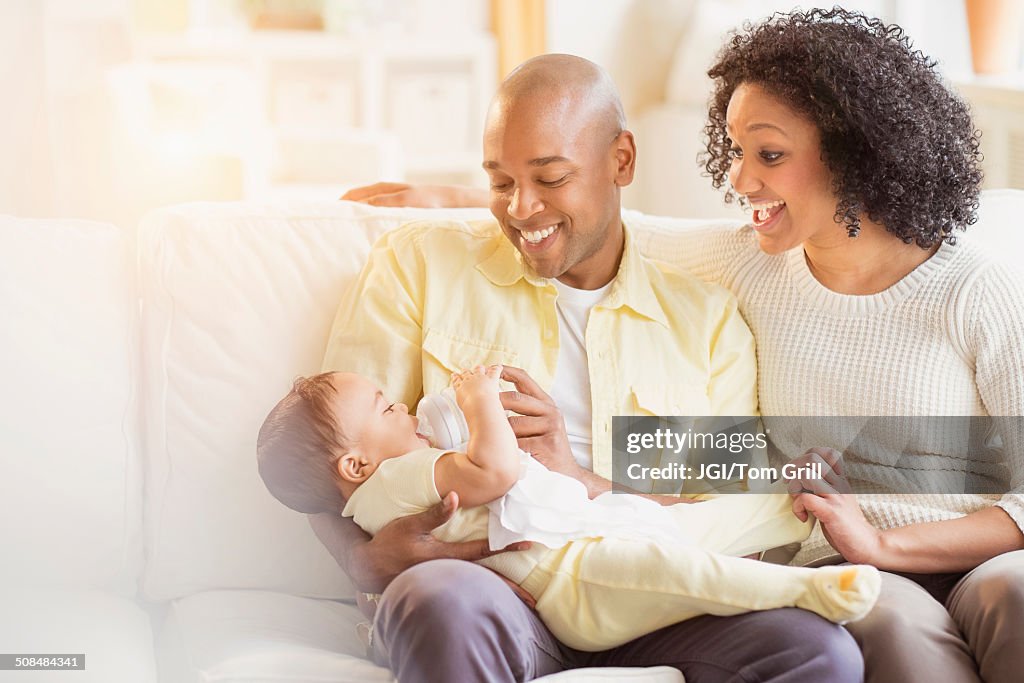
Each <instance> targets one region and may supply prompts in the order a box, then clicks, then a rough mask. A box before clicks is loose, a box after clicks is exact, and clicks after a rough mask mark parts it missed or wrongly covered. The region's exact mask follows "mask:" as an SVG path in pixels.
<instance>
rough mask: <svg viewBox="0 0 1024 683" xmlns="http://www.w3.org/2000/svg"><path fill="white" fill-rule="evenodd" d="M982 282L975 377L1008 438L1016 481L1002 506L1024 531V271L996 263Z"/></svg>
mask: <svg viewBox="0 0 1024 683" xmlns="http://www.w3.org/2000/svg"><path fill="white" fill-rule="evenodd" d="M978 284H979V292H978V297H977V298H976V299H975V305H974V306H972V307H971V315H970V319H969V321H968V325H969V333H970V336H971V338H972V339H973V342H974V343H973V346H974V351H975V378H976V381H977V385H978V391H979V393H980V395H981V399H982V401H983V402H984V403H985V408H986V410H987V411H988V413H989V415H991V416H993V418H994V421H995V425H996V427H997V428H998V431H999V434H1000V436H1001V438H1002V441H1003V444H1002V445H1003V449H1004V450H1003V452H1004V458H1005V463H1006V466H1007V469H1008V471H1009V480H1010V490H1009V492H1007V493H1006V494H1005V495H1003V497H1002V498H1001V499H1000V500H999V501H998V502H997V503H996V505H998V506H999V507H1001V508H1002V509H1003V510H1005V511H1006V513H1007V514H1009V515H1010V517H1011V518H1012V519H1013V521H1014V522H1015V523H1016V524H1017V526H1018V527H1019V528H1020V529H1021V530H1022V531H1024V273H1021V272H1020V271H1018V270H1015V269H1014V268H1013V267H1011V266H1009V265H1007V264H1004V263H1001V262H994V263H990V264H988V267H987V268H986V269H985V272H984V273H982V275H981V278H980V281H979V283H978Z"/></svg>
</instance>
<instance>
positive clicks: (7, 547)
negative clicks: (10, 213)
mask: <svg viewBox="0 0 1024 683" xmlns="http://www.w3.org/2000/svg"><path fill="white" fill-rule="evenodd" d="M133 250H134V245H133V241H132V238H131V235H130V234H128V233H126V232H124V231H122V230H120V229H118V228H116V227H115V226H113V225H109V224H103V223H93V222H88V221H64V220H62V221H56V220H28V219H16V218H11V217H6V216H0V312H2V316H3V320H2V321H0V539H2V540H3V561H2V562H0V587H4V588H8V587H11V588H13V587H18V586H25V585H26V584H33V583H35V584H47V585H50V584H60V585H64V586H67V587H89V588H100V589H104V590H107V591H112V592H115V593H119V594H122V595H126V596H130V595H132V594H134V592H135V588H136V579H137V577H138V574H139V571H140V569H141V564H142V527H141V520H142V513H141V493H142V478H141V461H140V454H139V450H138V410H137V407H138V396H137V391H136V388H135V387H136V383H135V382H136V378H135V371H136V370H137V367H136V366H137V362H136V358H137V348H138V345H137V338H138V306H137V303H138V302H137V298H136V290H135V268H134V255H133Z"/></svg>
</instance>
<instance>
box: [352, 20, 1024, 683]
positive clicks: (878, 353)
mask: <svg viewBox="0 0 1024 683" xmlns="http://www.w3.org/2000/svg"><path fill="white" fill-rule="evenodd" d="M709 75H710V76H711V77H712V79H713V80H714V94H713V98H712V101H711V104H710V108H709V120H708V123H707V125H706V127H705V132H706V135H707V153H706V155H705V157H704V160H703V161H704V164H705V168H706V169H707V171H708V172H709V174H710V175H711V178H712V183H713V184H714V185H715V186H716V187H722V186H723V185H726V183H728V184H729V187H730V189H729V190H728V192H727V198H728V199H729V200H732V199H735V198H737V197H738V198H739V199H740V200H741V201H743V202H745V203H746V205H748V206H749V207H750V208H751V209H752V212H753V213H752V223H751V225H748V226H746V227H744V228H742V229H740V230H739V231H721V230H712V231H703V232H700V233H686V234H684V235H680V234H678V233H658V234H653V235H650V236H649V238H648V240H647V242H646V244H645V245H644V250H645V252H646V253H647V254H649V255H651V256H653V257H656V258H666V257H674V258H669V259H668V260H673V261H675V262H683V263H685V264H686V265H687V266H688V267H689V268H690V269H691V270H692V271H694V272H695V273H697V274H698V275H700V276H702V277H704V278H706V279H711V280H714V281H717V282H720V283H722V284H724V285H726V286H727V287H729V288H730V289H732V291H733V292H734V293H735V294H736V295H737V297H738V299H739V302H740V308H741V311H742V313H743V315H744V317H745V318H746V320H747V323H748V324H749V325H750V327H751V329H752V331H753V332H754V335H755V337H756V340H757V351H758V363H759V377H758V382H759V387H758V388H759V392H760V407H761V411H762V413H763V414H764V415H774V416H786V415H793V416H795V415H840V416H872V415H889V416H944V415H947V416H948V415H961V416H964V415H966V416H981V415H1000V416H1020V415H1022V414H1024V282H1022V278H1021V276H1020V275H1019V273H1017V272H1015V271H1013V270H1011V269H1009V268H1008V267H1006V266H1004V265H1001V264H1000V263H997V262H995V261H993V260H992V259H990V258H989V257H988V256H986V255H985V254H984V253H983V252H982V251H981V250H980V249H979V248H977V247H976V246H975V245H974V244H972V241H971V239H970V237H969V236H967V235H957V236H956V237H954V231H956V230H961V229H963V228H966V227H967V226H968V225H970V224H971V223H973V222H974V220H975V214H976V210H977V206H978V194H979V185H980V181H981V173H980V171H979V168H978V163H979V161H980V158H981V155H980V153H979V148H978V133H977V131H976V130H975V129H974V127H973V124H972V122H971V119H970V115H969V112H968V109H967V107H966V105H964V103H963V102H961V101H960V100H959V99H958V98H957V97H956V96H954V95H953V94H951V93H950V92H949V91H948V90H947V89H946V88H945V87H944V86H943V84H942V82H941V80H940V77H939V75H938V74H937V73H936V71H935V68H934V62H932V61H931V60H929V59H928V58H927V57H925V56H924V55H923V54H921V53H920V52H915V51H913V50H912V49H911V45H910V42H909V39H908V38H907V37H906V36H905V35H904V34H903V32H902V30H901V29H899V28H898V27H895V26H886V25H884V24H882V23H881V22H880V21H878V20H874V19H868V18H866V17H864V16H862V15H859V14H855V13H850V12H846V11H844V10H839V9H835V10H830V11H819V10H816V11H811V12H807V13H802V12H793V13H790V14H784V15H776V16H774V17H772V18H771V19H769V20H767V21H765V22H762V23H759V24H756V25H752V26H747V27H745V29H744V30H742V31H740V32H739V33H737V34H736V35H735V36H734V37H733V38H732V39H731V40H729V41H728V42H727V43H726V45H725V46H724V48H723V51H722V52H721V54H720V55H719V58H718V60H717V62H716V63H715V65H714V66H713V67H712V68H711V70H710V71H709ZM453 192H454V193H453ZM460 192H461V193H464V192H465V191H464V190H458V191H453V190H451V189H441V190H438V189H437V188H408V187H406V186H387V185H377V186H373V187H371V188H364V189H362V190H360V191H357V192H356V193H354V194H353V195H351V196H349V197H347V198H351V199H362V200H364V201H369V202H370V203H375V204H389V203H410V202H411V203H421V204H428V205H429V204H437V203H439V202H440V203H442V204H443V203H449V202H451V201H453V200H454V201H456V202H460V203H465V202H467V201H470V202H476V201H481V200H483V199H485V197H478V196H476V195H472V194H461V195H460V194H456V193H460ZM1021 424H1022V419H1021V418H1019V417H1018V418H1016V419H1013V420H1007V421H1004V424H1003V434H1002V437H1003V444H1002V445H1003V447H1002V451H1001V455H1000V456H999V457H1000V458H1001V459H1002V461H1001V462H997V463H996V464H997V465H999V466H1000V467H1001V469H1000V472H1001V475H999V476H1000V477H1001V481H1000V483H1001V484H1002V485H1003V489H1004V490H1007V491H1009V493H1007V494H1005V495H1002V496H981V495H971V494H966V493H964V494H958V495H948V494H937V493H936V494H931V495H905V494H903V495H901V494H899V493H894V494H887V495H861V496H855V495H842V496H837V495H833V494H834V492H835V491H836V490H839V491H847V490H849V489H848V488H847V484H846V482H845V481H843V480H841V479H837V478H834V477H832V478H831V479H832V481H833V482H834V485H835V487H836V488H835V489H833V488H830V487H823V488H818V489H816V493H799V494H797V495H795V497H794V510H795V512H796V513H797V514H798V515H801V516H802V515H804V514H806V511H808V510H809V511H811V512H813V513H814V514H815V515H816V516H817V517H818V520H819V522H820V525H819V528H820V531H819V532H818V533H816V534H815V535H812V538H811V539H810V540H809V541H808V542H806V543H805V544H804V545H803V547H802V548H801V550H800V552H799V554H798V556H797V557H796V558H795V560H794V561H795V562H797V563H809V562H828V561H842V560H843V559H845V560H846V561H850V562H858V563H870V564H874V565H875V566H877V567H879V568H880V569H883V570H886V571H885V572H884V573H883V577H884V578H883V591H882V597H881V599H880V600H879V604H878V606H877V607H876V608H875V610H874V611H873V612H872V613H871V614H870V615H869V616H868V617H867V618H866V619H864V620H863V621H860V622H857V623H855V624H851V625H850V626H849V628H850V631H851V632H852V633H853V635H854V637H855V638H856V639H857V641H858V643H859V644H860V646H861V649H862V651H863V654H864V657H865V664H866V671H867V678H868V680H869V681H897V680H898V681H916V680H921V681H977V680H978V679H979V675H980V677H981V678H983V679H984V680H986V681H1010V680H1018V679H1019V678H1020V673H1019V672H1021V671H1024V647H1021V644H1022V643H1021V642H1020V641H1021V640H1022V639H1024V552H1021V549H1022V548H1024V534H1022V532H1021V528H1022V526H1024V433H1022V428H1021ZM919 431H920V430H919ZM788 436H789V435H787V434H786V433H785V430H783V433H781V434H780V433H776V434H773V440H774V441H775V445H776V446H777V447H779V448H780V449H781V450H783V451H784V452H785V451H787V446H788V445H791V444H790V443H789V442H788V441H787V437H788ZM931 436H932V435H930V434H928V433H927V431H926V430H924V431H923V433H917V434H915V435H913V439H911V441H910V442H908V443H906V444H904V446H905V448H904V449H903V450H904V451H906V452H912V453H925V454H928V457H927V458H926V459H922V462H926V463H927V466H928V467H930V468H933V469H950V470H954V471H956V470H960V471H962V470H964V469H965V468H966V469H970V465H965V464H964V463H971V462H972V458H975V459H977V458H978V457H980V454H978V453H971V452H966V453H964V452H953V451H944V450H943V449H942V447H941V446H942V444H941V443H939V442H938V440H935V441H934V442H933V440H932V438H931ZM822 437H823V439H824V440H825V441H826V442H832V443H831V444H830V445H836V444H840V443H849V439H845V438H843V436H842V435H838V434H828V433H825V434H823V435H822ZM794 442H795V440H794ZM823 453H826V454H827V451H823ZM857 455H858V454H856V453H854V454H849V453H848V454H847V456H848V458H849V457H851V456H852V457H856V456H857ZM861 457H862V460H863V459H866V458H867V456H865V455H864V454H861ZM986 457H989V456H988V455H986ZM857 464H858V463H850V462H848V463H847V465H848V467H849V470H850V474H851V482H850V483H851V484H852V486H853V489H854V490H857V489H861V490H864V489H865V488H870V487H869V486H868V487H866V486H865V485H866V484H867V485H870V484H871V483H872V482H870V481H861V480H859V479H858V478H857V476H856V474H855V471H863V470H856V468H855V467H854V466H855V465H857ZM868 464H873V463H870V462H869V463H868ZM912 466H913V464H912ZM876 469H877V468H876ZM874 490H877V488H875V489H874Z"/></svg>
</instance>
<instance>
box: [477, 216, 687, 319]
mask: <svg viewBox="0 0 1024 683" xmlns="http://www.w3.org/2000/svg"><path fill="white" fill-rule="evenodd" d="M623 232H624V233H625V245H624V249H623V253H622V261H621V262H620V263H619V270H618V273H616V275H615V280H614V281H613V282H612V287H611V289H609V290H608V296H607V297H606V298H605V300H604V301H603V302H601V304H600V306H601V307H602V308H610V309H615V308H619V307H621V306H626V307H628V308H630V309H631V310H633V311H634V312H636V313H638V314H640V315H642V316H644V317H646V318H650V319H651V320H654V321H656V322H659V323H661V324H662V325H664V326H665V327H668V326H669V324H668V318H667V317H666V316H665V311H664V309H663V308H662V306H661V303H660V302H659V301H658V297H657V295H656V294H655V292H654V288H653V287H652V286H651V277H650V275H651V274H650V272H649V270H648V268H647V264H646V263H645V259H644V257H643V256H642V255H641V254H640V248H639V246H638V245H637V243H636V240H635V239H634V238H633V235H632V231H631V230H630V229H629V226H628V225H626V224H625V222H624V223H623ZM496 241H497V242H498V244H497V245H496V246H495V249H494V251H493V252H491V253H490V254H489V255H488V256H486V257H485V258H484V259H483V260H482V261H480V263H478V264H477V266H476V268H477V270H479V271H480V272H481V273H482V274H483V275H484V276H485V277H486V278H487V279H488V280H490V281H491V282H492V283H494V284H495V285H498V286H499V287H509V286H511V285H514V284H515V283H517V282H519V281H520V280H526V281H527V282H529V283H530V284H531V285H533V286H534V287H552V288H553V285H551V284H550V283H549V282H548V280H547V278H543V277H541V276H540V275H538V274H537V273H536V272H535V271H534V270H533V269H532V268H530V267H529V266H528V265H526V264H525V263H523V257H522V254H520V253H519V250H518V249H516V248H515V247H514V246H512V243H511V242H510V241H509V240H508V238H507V237H505V235H504V234H501V235H500V236H499V238H498V239H497V240H496Z"/></svg>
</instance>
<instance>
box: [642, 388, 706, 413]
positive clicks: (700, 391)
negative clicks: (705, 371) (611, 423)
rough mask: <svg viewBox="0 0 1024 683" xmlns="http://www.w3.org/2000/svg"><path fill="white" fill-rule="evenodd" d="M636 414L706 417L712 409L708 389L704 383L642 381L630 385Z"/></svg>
mask: <svg viewBox="0 0 1024 683" xmlns="http://www.w3.org/2000/svg"><path fill="white" fill-rule="evenodd" d="M630 394H631V400H632V405H631V406H628V407H629V408H630V409H631V410H632V414H634V415H660V416H668V415H682V416H686V417H704V416H707V415H709V413H710V411H711V401H710V399H708V395H707V389H706V387H705V386H704V385H702V384H660V383H642V384H633V385H631V386H630Z"/></svg>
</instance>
